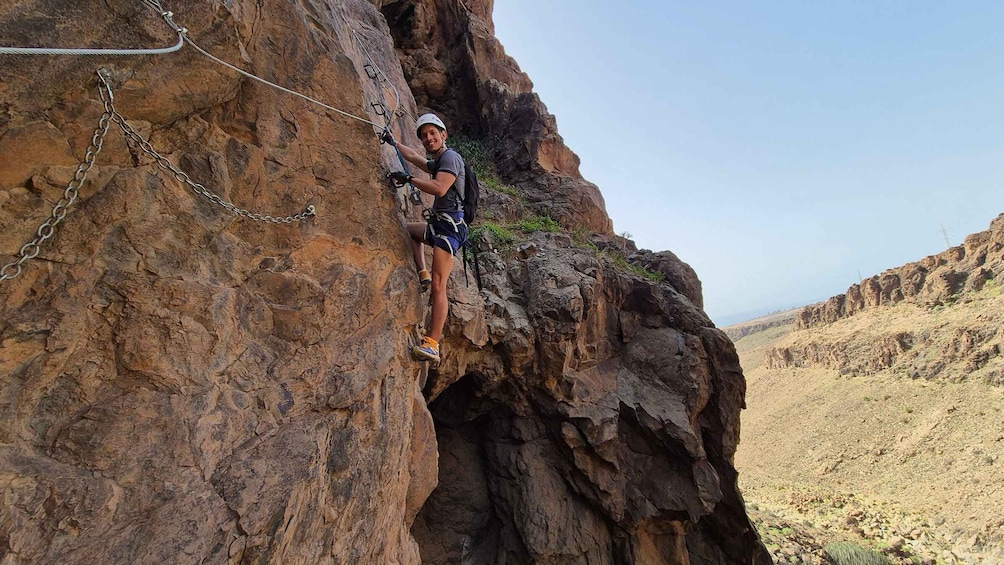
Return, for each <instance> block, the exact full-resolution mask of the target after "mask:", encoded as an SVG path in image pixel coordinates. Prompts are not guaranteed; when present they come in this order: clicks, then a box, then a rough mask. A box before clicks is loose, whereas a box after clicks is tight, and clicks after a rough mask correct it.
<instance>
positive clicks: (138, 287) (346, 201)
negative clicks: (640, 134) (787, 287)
mask: <svg viewBox="0 0 1004 565" xmlns="http://www.w3.org/2000/svg"><path fill="white" fill-rule="evenodd" d="M165 7H166V8H168V9H170V10H172V11H173V12H174V13H175V20H176V21H177V22H178V23H179V24H181V25H184V26H186V27H187V28H188V29H189V32H188V33H189V35H190V37H191V38H193V39H194V40H195V41H196V42H198V43H199V45H201V46H202V47H204V48H206V49H208V50H209V51H211V52H212V53H214V54H215V55H217V56H219V57H221V58H223V59H226V60H228V61H231V62H235V63H237V64H239V65H240V66H242V67H244V68H246V69H249V70H252V71H254V72H256V73H257V74H259V75H261V76H263V77H265V78H267V79H269V80H274V81H275V82H278V83H280V84H283V85H285V86H289V87H292V88H295V89H296V90H298V91H301V92H304V93H307V94H310V95H312V96H315V97H317V98H320V99H322V100H324V101H325V102H326V103H327V104H329V105H331V106H333V107H336V108H340V109H342V110H344V111H346V112H348V113H350V114H353V115H355V116H360V117H365V118H366V119H369V120H373V121H378V123H379V121H380V120H382V118H381V117H380V116H379V114H378V113H377V112H376V111H375V110H374V107H373V106H372V105H371V104H373V103H374V102H378V101H380V102H383V103H384V104H386V105H387V106H388V107H389V108H388V109H390V110H393V109H395V108H394V105H395V103H394V101H393V100H394V96H392V94H391V91H392V90H396V91H397V95H396V96H397V98H398V99H399V104H397V105H398V106H399V107H398V108H396V109H397V110H400V112H398V113H395V114H394V116H393V118H392V123H391V125H392V127H393V128H394V130H395V131H396V132H398V133H399V135H400V134H401V133H402V132H408V131H410V129H411V127H412V124H411V123H410V122H409V115H412V116H413V115H415V114H416V113H417V112H418V111H419V109H420V108H421V109H422V110H424V109H427V108H428V109H434V110H436V111H439V112H442V113H444V114H446V115H447V116H448V117H449V119H450V120H453V121H452V122H451V123H458V124H462V127H463V128H464V129H467V130H469V131H471V132H476V133H478V134H479V135H483V136H486V137H489V138H494V137H497V138H498V139H499V142H498V144H496V146H495V147H496V148H495V151H496V152H497V153H498V155H499V156H504V157H506V159H504V160H503V159H500V160H499V166H498V170H499V173H500V174H501V175H503V176H504V177H505V178H506V180H508V181H511V182H513V183H516V185H517V187H518V188H519V190H521V191H522V192H524V193H525V194H526V196H527V198H526V200H527V204H526V205H527V206H529V207H530V210H529V211H530V212H534V213H547V214H549V215H551V217H553V218H555V219H558V220H559V221H560V222H561V223H562V225H564V226H566V227H569V228H571V227H579V228H581V229H584V230H586V231H588V232H592V237H593V238H594V239H595V244H594V245H593V246H592V247H582V248H579V247H576V246H575V245H573V244H572V238H571V237H569V236H568V235H566V234H563V233H558V234H550V235H545V234H538V235H536V236H533V237H532V238H530V239H529V240H528V241H526V242H524V243H523V244H522V245H520V246H519V247H517V248H516V249H512V250H510V251H508V252H486V253H485V254H484V255H483V266H484V268H485V271H486V275H485V278H486V282H487V288H486V292H485V293H484V294H479V293H478V292H476V291H474V290H473V289H472V288H471V287H467V286H465V285H464V284H463V283H462V282H461V281H463V273H462V272H461V266H460V265H459V262H458V264H457V265H456V266H455V271H456V272H455V273H454V275H453V277H452V278H451V280H452V284H451V287H450V295H451V304H452V306H451V311H450V318H449V320H448V327H447V338H446V340H445V345H444V355H445V357H444V360H443V363H442V364H441V365H440V366H439V368H438V369H437V370H435V371H431V372H427V371H425V370H424V368H423V367H422V366H421V365H418V364H416V363H415V362H413V361H412V360H411V359H410V357H409V353H408V349H409V347H410V345H411V344H412V343H413V342H414V340H415V339H416V338H417V337H418V336H419V335H420V328H421V325H422V324H423V320H424V315H425V306H426V305H425V303H424V301H423V299H422V295H421V293H420V292H419V290H418V287H417V284H416V282H417V281H416V280H415V277H414V271H413V267H412V264H411V256H410V247H409V243H408V240H407V234H406V232H405V229H404V227H403V223H404V221H405V219H406V217H407V216H409V215H412V214H415V213H416V211H415V210H413V209H409V208H408V207H407V206H406V205H405V199H404V198H403V194H400V193H395V192H394V191H392V190H390V189H388V187H387V186H386V185H385V184H384V183H383V182H382V179H383V177H384V176H385V174H386V172H387V171H388V170H390V169H392V168H393V167H395V166H396V156H395V154H394V153H393V152H392V151H391V150H390V149H389V148H387V147H386V146H380V145H379V144H378V142H377V140H376V136H375V135H374V134H373V129H372V128H371V126H370V125H367V124H365V123H362V122H360V121H358V120H353V119H350V118H347V117H346V116H344V115H341V114H338V113H336V112H333V111H330V110H326V109H323V108H320V107H318V106H316V105H313V104H310V103H308V102H306V101H304V100H302V99H299V98H294V97H289V96H287V95H286V94H283V93H279V92H277V91H275V90H272V89H270V88H269V87H266V86H264V85H262V84H260V83H257V82H253V81H250V80H247V79H245V78H242V77H241V76H240V75H237V74H235V73H233V72H232V71H230V70H227V69H225V68H223V67H221V66H219V65H217V64H215V63H213V62H212V61H210V60H209V59H207V58H205V57H203V56H201V55H200V54H198V53H197V52H196V51H194V50H193V49H192V48H190V47H186V48H185V49H183V50H181V51H180V52H178V53H176V54H173V55H170V56H158V57H145V58H110V57H106V58H97V59H86V60H82V59H79V58H74V57H61V58H53V59H45V60H44V61H45V64H42V63H40V61H41V60H40V59H30V58H24V57H4V58H2V59H0V108H2V109H3V112H0V125H2V127H3V131H2V133H0V170H2V171H3V173H2V176H0V230H2V231H3V233H4V234H5V235H6V237H5V238H3V240H2V241H0V252H2V253H3V257H4V259H3V262H4V263H6V262H7V259H6V258H7V257H12V256H15V255H17V253H18V250H19V248H20V247H21V244H22V243H23V241H27V240H28V239H30V238H31V237H33V235H32V234H33V233H34V230H35V229H36V226H37V225H38V223H39V221H40V220H41V219H42V218H44V217H45V214H46V213H47V211H48V210H49V209H50V208H51V206H52V204H53V203H54V202H55V201H56V200H58V199H59V197H60V196H61V195H62V193H63V189H64V188H65V186H66V184H67V183H68V182H69V181H70V179H71V178H72V177H73V174H74V167H75V164H76V163H77V162H79V160H81V159H82V158H83V157H84V154H85V152H86V149H87V146H88V143H90V141H91V139H92V132H93V128H94V127H95V125H96V124H97V123H98V119H99V117H100V116H101V113H102V110H103V109H104V107H103V105H102V103H101V101H100V99H99V97H98V94H97V89H96V87H95V84H96V81H95V75H94V69H95V68H96V67H98V66H101V67H104V68H106V69H108V76H109V77H110V78H109V81H110V82H111V84H112V86H113V88H114V91H115V98H114V104H115V107H116V109H117V110H118V111H119V112H121V113H122V114H123V115H125V117H126V118H128V119H129V121H130V123H131V124H132V127H134V128H135V129H136V130H137V131H138V132H139V133H140V134H141V135H143V136H145V137H148V138H149V139H150V142H151V144H152V147H153V148H155V149H156V151H157V152H158V153H159V155H161V157H160V158H159V159H156V158H155V157H154V156H153V155H151V154H150V153H149V152H147V151H144V150H143V148H142V147H139V146H137V145H136V144H126V143H125V142H124V141H123V138H122V136H121V133H120V132H119V131H118V127H117V126H115V125H112V126H111V130H110V131H109V132H108V134H107V135H106V137H105V142H104V144H103V146H102V149H101V152H100V154H98V156H97V159H96V164H95V166H94V168H93V169H92V170H91V171H90V172H89V174H88V177H87V178H88V180H87V182H86V183H84V185H83V186H82V188H81V190H80V197H79V199H78V200H77V201H76V202H75V203H74V204H73V206H72V208H71V211H70V213H69V215H67V216H66V219H65V220H64V221H63V223H62V224H61V225H60V226H58V229H57V230H56V231H55V236H54V237H53V238H52V239H50V240H48V241H46V242H45V243H44V244H43V246H42V248H41V254H40V255H39V257H38V258H36V259H33V260H30V261H27V262H25V264H24V266H23V267H24V269H23V273H22V274H21V275H20V276H18V277H17V278H14V279H12V280H7V281H3V282H0V312H2V314H0V374H2V375H3V376H4V381H3V385H2V387H0V414H2V416H3V417H2V418H0V422H2V423H0V489H2V492H3V497H2V499H0V500H2V502H0V561H3V562H5V563H7V562H15V563H26V564H27V563H64V564H66V565H73V564H78V563H79V564H84V563H107V564H117V563H121V564H126V563H129V564H134V563H173V562H189V561H190V562H199V563H207V564H209V563H214V564H215V563H220V564H222V563H246V564H251V563H283V564H298V563H399V564H402V565H403V564H415V563H420V562H424V563H448V562H458V560H459V561H462V562H464V563H484V564H487V563H510V564H519V563H553V564H575V563H582V564H585V563H610V564H628V563H638V564H656V563H695V564H696V563H766V562H769V557H768V556H767V553H766V552H765V550H764V548H763V546H762V545H761V544H760V543H759V541H758V539H757V537H756V533H755V531H754V530H753V529H752V527H751V525H750V523H749V521H748V519H747V518H746V515H745V511H744V509H743V504H742V500H741V498H740V495H739V492H738V490H737V487H736V472H735V469H734V467H733V464H732V459H733V455H734V452H735V447H736V444H737V442H738V438H739V412H740V410H741V407H742V404H743V396H744V388H745V383H744V380H743V376H742V373H741V370H740V368H739V364H738V358H737V356H736V354H735V351H734V349H733V348H732V345H731V343H730V342H729V341H728V339H727V338H726V337H725V336H724V334H722V333H721V332H720V331H719V330H717V329H715V328H714V327H713V325H712V323H711V322H710V320H708V318H707V316H706V315H705V314H704V313H703V312H702V311H701V309H700V304H701V302H700V301H701V296H700V281H699V280H698V279H697V277H696V274H694V273H693V271H692V270H691V269H690V268H689V266H686V265H685V264H684V263H682V262H681V261H679V260H678V259H677V258H676V257H675V256H673V255H672V254H671V253H668V252H664V253H662V254H651V255H646V256H645V257H646V258H645V259H644V261H645V265H646V266H648V267H649V268H652V269H655V270H658V271H660V272H662V273H663V274H664V275H665V277H666V282H664V283H654V282H651V281H649V280H647V279H643V278H640V277H637V276H635V275H632V274H630V273H626V272H622V271H621V270H619V269H618V267H617V266H616V265H614V264H613V263H612V262H611V261H610V260H609V259H608V258H606V257H607V256H605V255H600V254H597V253H595V252H594V251H593V250H594V249H596V248H597V247H598V246H602V245H612V244H613V243H611V242H614V241H616V240H615V239H613V238H611V237H610V234H611V232H612V229H611V226H610V220H609V218H608V217H607V216H606V213H605V211H604V208H603V201H602V197H601V196H600V194H599V191H598V190H597V189H596V187H595V186H594V185H591V184H590V183H588V182H587V181H584V180H583V179H581V177H580V176H579V175H578V170H577V165H578V161H577V158H576V157H575V156H574V154H572V153H571V152H570V151H568V149H567V148H566V147H564V145H563V143H561V139H560V136H558V134H557V130H556V127H555V126H554V118H553V116H550V115H549V114H547V113H546V110H545V109H544V107H543V105H542V104H540V101H539V100H538V99H537V98H536V96H535V95H534V94H532V93H531V92H530V83H529V80H528V79H526V77H525V75H523V74H522V73H521V72H519V70H518V67H517V66H516V65H515V63H514V62H512V61H511V59H508V58H507V57H505V56H504V52H503V51H502V49H501V46H499V45H498V43H497V41H495V40H494V38H493V37H492V36H491V31H492V27H491V23H490V17H489V15H490V12H491V3H490V2H486V1H481V2H467V3H466V4H465V3H463V2H459V1H456V2H454V1H452V0H437V1H432V0H429V1H427V2H376V3H367V2H363V1H361V0H339V1H330V2H329V1H322V0H299V1H298V2H294V3H289V2H279V1H276V0H260V1H258V2H254V3H248V2H226V3H218V2H196V1H194V0H177V1H172V2H165ZM84 9H85V7H84V6H83V5H77V4H69V3H65V2H52V1H51V0H29V1H27V2H19V3H17V5H16V6H15V5H13V4H10V3H8V4H5V5H0V27H2V28H3V29H4V30H5V37H6V38H7V40H9V41H10V42H11V43H18V44H25V45H26V44H47V45H66V44H67V43H68V42H69V41H70V40H71V38H72V42H73V43H75V44H77V45H91V46H106V45H107V46H116V47H130V46H135V45H151V44H157V45H166V44H170V42H172V41H173V40H174V38H173V36H172V33H171V31H170V30H169V29H167V27H166V26H165V25H164V24H163V22H162V21H161V20H160V19H159V18H158V16H157V15H156V14H153V13H152V12H151V11H150V10H149V8H148V7H147V6H146V5H145V4H144V3H138V2H131V1H126V0H109V1H108V2H104V3H102V4H101V5H100V6H90V5H89V6H88V7H87V10H88V11H87V12H86V13H85V12H84ZM53 14H55V16H53ZM388 22H389V24H390V25H388ZM395 48H396V49H395ZM399 60H400V63H398V61H399ZM367 64H369V65H375V66H377V67H379V68H380V69H381V70H382V71H383V73H384V75H386V76H385V79H379V80H373V79H371V78H370V76H369V73H370V72H371V69H368V68H367V67H366V65H367ZM444 80H445V82H444ZM381 81H383V82H381ZM333 85H334V86H335V87H333ZM391 86H393V88H391ZM413 92H414V95H413V94H412V93H413ZM168 164H169V165H170V166H171V167H175V168H177V169H178V170H179V171H183V172H184V173H185V175H187V176H189V177H191V179H193V181H194V182H195V183H201V185H204V186H205V188H206V189H207V190H208V191H211V192H212V193H215V194H216V195H218V196H219V198H221V199H223V200H227V201H231V202H233V204H234V205H235V206H236V207H238V208H240V209H246V210H250V211H253V212H260V213H263V214H270V215H273V216H280V217H281V216H285V215H287V214H295V213H299V212H301V211H302V210H304V208H305V207H306V206H307V205H313V206H314V207H315V208H316V210H317V216H316V217H311V218H309V219H307V220H306V221H303V222H293V223H283V222H280V223H272V222H256V221H252V220H250V219H248V218H246V217H238V216H235V215H234V214H232V213H230V212H228V211H226V210H224V209H223V208H222V207H220V206H218V205H217V204H218V202H217V201H214V200H213V199H210V198H206V197H205V195H203V194H200V193H199V192H198V191H195V192H193V190H192V187H191V186H188V185H186V184H183V183H179V182H177V181H176V179H175V175H172V174H165V173H164V172H163V171H162V170H160V166H166V165H168ZM177 176H179V177H182V178H184V176H183V175H181V174H180V173H179V174H178V175H177ZM499 198H501V197H499V195H491V197H490V198H489V199H488V200H486V202H492V201H496V200H497V199H499ZM493 199H495V200H493ZM667 253H668V254H667ZM639 260H640V259H639ZM427 403H428V404H427ZM430 408H431V410H430ZM437 484H438V485H439V486H438V488H437Z"/></svg>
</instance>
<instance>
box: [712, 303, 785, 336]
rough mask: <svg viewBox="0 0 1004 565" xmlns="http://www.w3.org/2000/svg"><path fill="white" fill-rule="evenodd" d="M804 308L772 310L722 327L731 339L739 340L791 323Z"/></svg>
mask: <svg viewBox="0 0 1004 565" xmlns="http://www.w3.org/2000/svg"><path fill="white" fill-rule="evenodd" d="M802 309H803V307H801V306H800V307H798V308H792V309H790V310H783V311H781V312H771V313H770V314H767V315H765V316H760V317H759V318H753V319H752V320H747V321H745V322H740V323H738V324H732V325H731V326H725V327H724V328H722V331H723V332H725V335H727V336H729V339H731V340H732V341H737V340H740V339H742V338H744V337H746V336H748V335H750V334H754V333H757V332H762V331H764V330H766V329H770V328H774V327H777V326H783V325H786V324H791V323H793V322H794V320H795V316H797V315H798V314H799V312H801V311H802Z"/></svg>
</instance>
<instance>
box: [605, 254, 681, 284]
mask: <svg viewBox="0 0 1004 565" xmlns="http://www.w3.org/2000/svg"><path fill="white" fill-rule="evenodd" d="M600 255H601V256H603V257H606V258H607V259H610V261H611V262H612V263H613V264H614V266H615V267H617V268H619V269H624V270H626V271H629V272H632V273H634V274H636V275H638V276H640V277H642V278H645V279H648V280H650V281H652V282H662V281H663V280H665V278H666V275H663V274H662V273H660V272H657V271H653V270H651V269H646V268H645V267H639V266H638V265H632V264H631V263H628V261H627V259H625V258H624V257H623V256H622V255H620V254H617V253H608V252H605V251H601V252H600Z"/></svg>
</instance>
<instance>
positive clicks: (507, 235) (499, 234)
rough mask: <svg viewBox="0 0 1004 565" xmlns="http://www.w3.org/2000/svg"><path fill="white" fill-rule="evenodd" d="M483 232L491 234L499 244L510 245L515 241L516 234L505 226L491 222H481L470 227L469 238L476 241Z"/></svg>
mask: <svg viewBox="0 0 1004 565" xmlns="http://www.w3.org/2000/svg"><path fill="white" fill-rule="evenodd" d="M485 232H488V233H490V234H492V239H493V240H494V241H495V243H496V244H498V245H500V246H506V245H512V243H513V242H515V241H516V234H514V233H512V231H510V230H509V229H508V228H506V227H505V226H500V225H498V224H493V223H491V222H483V223H481V224H479V225H476V226H474V227H473V228H471V233H470V238H471V239H473V240H474V241H478V240H479V239H481V237H482V234H484V233H485Z"/></svg>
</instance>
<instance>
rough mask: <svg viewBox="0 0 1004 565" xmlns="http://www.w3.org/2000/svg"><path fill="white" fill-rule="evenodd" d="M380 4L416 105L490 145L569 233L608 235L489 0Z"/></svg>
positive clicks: (602, 214)
mask: <svg viewBox="0 0 1004 565" xmlns="http://www.w3.org/2000/svg"><path fill="white" fill-rule="evenodd" d="M380 4H381V6H382V7H381V11H382V12H383V14H384V15H385V16H386V17H387V21H388V22H390V25H391V31H392V33H393V34H394V40H395V45H396V46H397V48H398V52H399V53H400V56H401V67H402V69H403V71H404V75H405V77H406V78H407V79H408V82H409V83H410V84H411V85H412V88H413V91H414V92H415V100H416V102H417V103H418V105H419V106H420V107H423V108H430V109H432V108H434V109H436V110H437V111H439V112H441V113H444V114H445V115H446V117H447V124H448V125H450V127H451V128H453V127H454V126H453V125H451V124H456V125H457V127H456V128H455V129H456V131H458V132H463V133H465V134H466V135H470V136H474V137H478V138H482V139H487V140H491V141H492V143H491V144H490V145H491V146H492V148H493V151H494V155H495V157H496V159H495V161H496V165H497V166H496V169H497V171H498V173H499V175H500V176H501V177H502V179H503V180H504V181H506V182H508V183H510V184H513V185H514V186H516V187H517V188H518V189H519V190H520V191H521V192H522V193H523V195H524V196H525V198H526V199H527V200H529V201H530V202H531V203H533V204H534V205H535V208H536V211H537V212H538V213H541V214H546V215H549V216H551V217H552V218H554V219H555V220H557V221H558V222H560V223H561V224H562V225H564V226H567V227H570V228H571V227H580V228H583V229H587V230H589V231H592V232H595V233H600V234H605V235H610V234H612V233H613V226H612V223H611V222H610V218H609V217H608V216H607V214H606V207H605V204H604V202H603V195H602V194H600V191H599V189H598V188H597V187H596V185H594V184H593V183H591V182H589V181H586V180H585V179H583V178H582V176H581V175H580V174H579V158H578V156H576V155H575V154H574V153H572V151H571V150H570V149H569V148H568V147H566V146H565V143H564V141H563V140H562V138H561V135H559V134H558V127H557V124H556V122H555V118H554V116H553V115H551V114H549V113H548V112H547V108H545V107H544V104H543V103H542V102H541V101H540V98H539V97H538V96H537V94H536V93H534V92H532V91H531V88H532V86H533V85H532V83H531V81H530V79H529V78H528V77H527V76H526V74H525V73H523V72H522V71H521V70H520V69H519V66H518V65H517V64H516V62H515V61H513V60H512V58H510V57H508V56H507V55H505V51H504V49H503V48H502V46H501V44H500V43H499V41H498V40H497V39H495V37H494V35H493V33H494V26H493V25H492V24H491V19H490V14H491V10H492V5H493V2H492V1H491V0H480V1H479V2H471V3H465V2H462V1H459V0H458V1H456V2H432V1H428V0H424V1H422V0H398V1H387V0H384V1H382V2H381V3H380ZM403 131H404V132H405V135H411V132H410V130H403Z"/></svg>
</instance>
